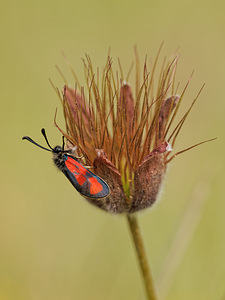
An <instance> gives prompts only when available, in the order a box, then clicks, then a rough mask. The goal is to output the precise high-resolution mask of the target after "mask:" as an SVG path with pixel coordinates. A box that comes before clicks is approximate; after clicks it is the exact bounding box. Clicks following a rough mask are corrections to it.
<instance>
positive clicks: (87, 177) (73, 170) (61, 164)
mask: <svg viewBox="0 0 225 300" xmlns="http://www.w3.org/2000/svg"><path fill="white" fill-rule="evenodd" d="M41 133H42V135H43V136H44V138H45V141H46V143H47V145H48V147H49V149H48V148H45V147H43V146H41V145H39V144H38V143H36V142H35V141H33V140H32V139H31V138H30V137H29V136H24V137H23V138H22V139H23V140H28V141H29V142H31V143H33V144H34V145H36V146H38V147H40V148H42V149H44V150H46V151H50V152H52V153H53V161H54V163H55V165H56V166H57V167H58V168H59V170H60V171H62V172H63V174H64V175H66V177H67V178H68V179H69V181H70V182H71V183H72V185H73V186H74V187H75V189H76V190H77V191H78V192H79V193H80V194H81V195H83V196H84V197H86V198H91V199H101V198H105V197H107V196H108V195H109V194H110V189H109V187H108V185H107V183H106V182H105V181H104V180H102V179H101V178H100V177H98V176H97V175H95V174H94V173H92V172H91V171H89V170H88V169H87V168H85V167H84V166H83V165H82V164H80V163H79V162H78V158H76V157H75V156H73V155H72V150H71V149H68V150H64V146H65V143H64V138H63V145H62V147H61V146H56V147H55V148H52V147H51V146H50V144H49V141H48V139H47V136H46V133H45V129H44V128H43V129H42V130H41Z"/></svg>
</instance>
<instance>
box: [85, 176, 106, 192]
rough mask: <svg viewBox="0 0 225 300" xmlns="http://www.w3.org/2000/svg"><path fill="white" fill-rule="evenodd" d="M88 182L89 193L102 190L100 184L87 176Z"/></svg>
mask: <svg viewBox="0 0 225 300" xmlns="http://www.w3.org/2000/svg"><path fill="white" fill-rule="evenodd" d="M88 180H89V182H90V193H91V195H96V194H98V193H99V192H101V191H102V190H103V187H102V184H101V183H100V182H99V181H98V180H97V179H96V178H95V177H90V178H88Z"/></svg>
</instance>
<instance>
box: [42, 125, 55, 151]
mask: <svg viewBox="0 0 225 300" xmlns="http://www.w3.org/2000/svg"><path fill="white" fill-rule="evenodd" d="M41 133H42V135H43V136H44V138H45V141H46V143H47V145H48V146H49V148H50V149H52V151H54V149H53V148H52V147H51V146H50V144H49V141H48V139H47V136H46V133H45V129H44V128H42V129H41ZM49 151H50V150H49Z"/></svg>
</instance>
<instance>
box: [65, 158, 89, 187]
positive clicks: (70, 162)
mask: <svg viewBox="0 0 225 300" xmlns="http://www.w3.org/2000/svg"><path fill="white" fill-rule="evenodd" d="M65 164H66V167H67V168H68V169H69V171H70V172H71V173H73V174H74V176H75V177H76V180H77V182H78V184H80V185H82V184H84V183H85V181H86V180H87V179H86V174H87V170H86V169H85V168H84V167H83V166H82V165H81V164H79V163H78V162H77V161H76V160H75V159H73V158H72V157H69V156H68V158H67V160H66V161H65Z"/></svg>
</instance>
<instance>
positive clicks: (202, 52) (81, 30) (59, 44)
mask: <svg viewBox="0 0 225 300" xmlns="http://www.w3.org/2000/svg"><path fill="white" fill-rule="evenodd" d="M224 10H225V5H224V1H222V0H221V1H217V0H216V1H209V0H206V1H203V0H200V1H193V0H190V1H176V0H171V1H165V0H162V1H144V0H140V1H127V0H126V1H118V0H114V1H103V0H95V1H90V0H86V1H76V0H75V1H43V0H39V1H35V2H34V1H33V2H30V1H25V0H22V1H15V0H12V1H4V2H2V3H1V9H0V14H1V18H0V22H1V26H0V32H1V50H0V51H1V55H0V60H1V62H0V82H1V110H0V114H1V117H0V122H1V125H0V130H1V135H0V137H1V156H0V158H1V172H0V191H1V197H0V299H1V300H12V299H16V300H20V299H21V300H30V299H31V300H39V299H42V300H49V299H54V300H64V299H65V300H71V299H79V300H84V299H85V300H88V299H91V300H95V299H96V300H101V299H104V300H113V299H117V300H122V299H129V300H137V299H144V296H145V295H144V292H143V286H142V281H141V279H140V276H139V269H138V265H137V262H136V257H135V253H134V251H133V245H132V242H131V239H130V235H129V232H128V227H127V223H126V219H125V218H124V217H122V216H110V215H108V214H106V213H104V212H102V211H100V210H98V209H97V208H94V207H92V206H91V205H89V204H87V203H86V201H85V200H83V199H82V198H81V197H80V196H79V194H78V193H76V191H74V189H73V188H72V186H71V185H70V184H69V183H68V181H67V180H66V179H65V178H64V176H63V175H62V174H60V173H59V172H57V171H56V169H55V167H53V164H52V161H51V155H50V154H49V153H47V152H45V151H42V150H40V149H39V148H37V147H34V146H32V145H30V144H28V143H27V142H22V140H21V137H22V136H23V135H30V136H31V137H32V138H33V139H35V140H36V141H37V142H40V143H43V138H42V136H41V134H40V129H41V128H42V127H45V128H46V130H47V134H48V136H49V139H50V142H51V143H52V145H56V144H59V143H61V136H60V133H59V132H58V130H57V129H56V128H55V127H54V124H53V118H54V113H55V109H56V107H57V108H58V123H59V124H61V125H62V126H63V124H64V123H63V118H62V110H61V107H60V102H59V99H58V97H57V95H56V93H55V91H54V90H53V88H52V86H51V84H50V83H49V78H51V80H52V81H53V82H54V84H55V85H56V86H57V87H58V88H59V89H61V88H62V87H63V84H64V82H63V80H62V78H61V76H60V74H59V72H58V71H57V69H56V68H55V65H57V66H59V68H60V70H61V71H62V72H63V74H64V75H65V76H66V78H67V79H68V81H69V82H70V83H71V84H72V85H74V81H73V77H72V75H71V73H70V71H69V68H68V67H67V65H66V63H65V60H64V58H63V55H62V54H61V52H62V51H63V52H64V53H65V54H66V56H67V57H68V59H69V60H70V62H71V64H72V66H73V68H74V70H75V71H76V73H77V75H78V76H79V77H80V78H81V80H80V81H81V82H84V81H83V64H82V60H81V58H82V57H84V56H85V53H88V54H90V56H91V58H92V61H93V63H94V65H95V66H100V67H101V66H103V65H104V64H105V61H106V57H107V53H108V49H109V47H111V55H112V57H113V58H114V62H115V66H116V65H117V57H120V60H121V63H122V66H123V68H124V72H125V73H126V72H127V71H128V69H129V67H130V64H131V62H132V60H134V51H133V49H134V45H137V47H138V50H139V55H140V59H141V61H142V62H143V61H144V58H145V55H146V54H147V55H148V57H149V58H152V59H154V57H155V56H156V53H157V51H158V49H159V46H160V44H161V43H162V41H164V46H163V49H162V54H161V61H162V59H163V57H164V56H167V57H169V56H170V55H171V54H172V53H173V52H174V51H175V50H176V49H179V50H178V52H179V53H180V54H181V58H180V61H179V67H178V73H177V81H180V82H181V87H184V85H185V84H186V82H187V80H188V78H189V76H190V74H191V72H192V70H195V73H194V76H193V78H192V80H191V84H190V87H189V89H188V91H187V93H186V96H185V98H184V101H183V105H182V110H183V112H184V111H185V109H186V108H187V107H188V106H189V105H190V103H191V101H192V100H193V98H194V96H195V95H196V94H197V93H198V91H199V89H200V88H201V86H202V84H203V83H206V86H205V88H204V90H203V91H202V93H201V95H200V97H199V99H198V102H197V103H196V105H195V107H194V108H193V111H192V113H191V115H190V116H189V118H188V120H187V122H186V124H185V126H184V127H183V129H182V134H181V135H180V137H179V139H178V140H177V144H176V150H181V149H184V148H186V147H188V146H190V145H193V144H195V143H197V142H199V141H202V140H204V139H208V138H213V137H218V139H217V140H216V141H214V142H211V143H208V144H204V145H202V146H200V147H198V148H195V149H193V150H192V151H190V152H187V153H185V154H183V155H181V156H179V157H177V158H176V159H175V160H174V161H173V164H172V165H171V167H170V168H169V172H168V175H167V179H166V184H165V187H164V190H163V193H162V196H161V200H160V201H159V202H158V204H156V205H155V207H153V209H150V210H148V211H146V212H144V213H142V214H141V215H140V223H141V227H142V231H143V235H144V237H145V243H146V247H147V249H148V253H149V257H150V263H151V266H152V271H153V275H154V278H155V282H156V285H157V290H158V294H159V295H160V297H161V299H168V300H169V299H173V300H174V299H182V300H185V299H198V300H201V299H202V300H203V299H204V300H207V299H219V300H222V299H225V217H224V214H225V201H224V136H225V135H224V110H225V104H224V86H225V59H224V53H225V38H224V37H225V20H224ZM159 65H160V64H159Z"/></svg>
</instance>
